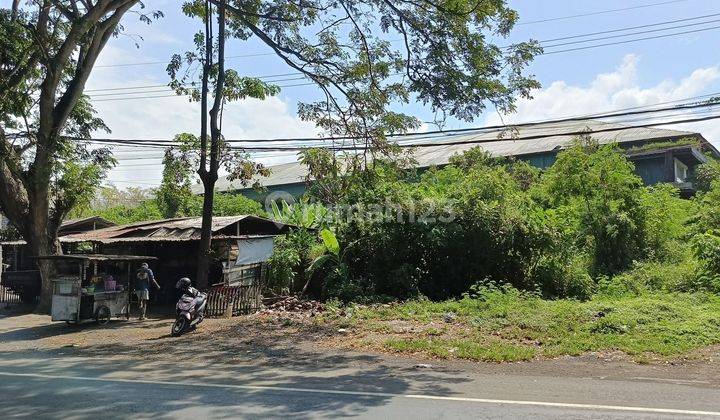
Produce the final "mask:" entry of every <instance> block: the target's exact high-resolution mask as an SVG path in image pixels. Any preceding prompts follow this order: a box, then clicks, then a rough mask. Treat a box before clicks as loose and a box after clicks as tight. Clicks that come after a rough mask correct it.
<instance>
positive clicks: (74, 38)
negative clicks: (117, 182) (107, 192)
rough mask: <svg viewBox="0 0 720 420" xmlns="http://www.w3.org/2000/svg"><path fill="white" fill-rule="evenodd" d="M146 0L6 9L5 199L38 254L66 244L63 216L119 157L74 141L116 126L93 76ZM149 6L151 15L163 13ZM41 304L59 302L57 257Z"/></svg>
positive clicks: (0, 156) (46, 1)
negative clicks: (105, 115) (102, 107)
mask: <svg viewBox="0 0 720 420" xmlns="http://www.w3.org/2000/svg"><path fill="white" fill-rule="evenodd" d="M135 5H141V3H140V2H139V1H138V0H97V1H95V2H92V1H89V0H70V1H68V0H65V1H59V0H38V1H31V2H27V4H26V6H21V5H20V1H19V0H15V1H13V3H12V7H11V8H10V9H0V58H1V60H0V207H1V210H2V211H3V213H5V215H6V216H7V217H8V218H9V219H10V221H11V222H12V224H13V225H14V226H16V227H17V229H18V230H19V231H20V232H21V234H22V235H23V237H24V238H25V239H26V240H27V242H28V245H29V246H30V248H31V252H32V253H33V254H34V255H41V256H42V255H51V254H55V253H57V252H59V244H58V241H57V231H58V228H59V226H60V223H61V221H62V219H63V218H64V217H65V215H67V213H68V212H69V211H70V210H71V209H72V208H73V207H74V206H76V205H77V204H78V203H79V202H81V201H83V200H87V197H88V195H90V196H91V195H92V191H93V189H94V187H95V186H97V184H98V182H99V180H100V178H101V177H102V176H103V175H104V172H105V171H106V170H107V169H108V168H109V167H110V165H112V164H113V160H112V158H111V155H110V153H109V151H108V150H107V149H96V150H90V149H89V148H88V147H87V145H86V144H83V143H82V142H80V141H76V140H74V139H75V138H87V137H89V136H90V134H91V132H92V131H94V130H98V129H107V127H105V125H104V124H103V122H102V120H100V119H98V118H97V117H95V115H94V110H93V109H92V107H91V106H90V105H89V102H88V100H87V97H85V96H84V95H83V89H84V87H85V83H86V81H87V79H88V77H89V76H90V72H91V71H92V69H93V66H94V65H95V61H96V60H97V58H98V56H99V54H100V52H101V51H102V50H103V48H104V47H105V45H106V44H107V41H108V40H109V39H110V37H111V36H114V35H116V34H118V33H119V31H121V29H122V27H121V26H120V20H121V18H122V17H123V16H124V15H125V13H127V12H128V11H129V10H130V9H131V8H132V7H133V6H135ZM159 16H160V14H159V12H154V13H151V14H150V15H146V14H142V13H140V17H141V19H142V20H144V21H146V22H149V21H150V19H151V17H159ZM38 265H39V268H40V272H41V275H42V288H41V289H42V292H41V297H40V305H39V309H41V310H46V309H47V308H48V306H49V304H50V295H51V292H52V290H51V289H52V287H51V286H52V285H51V283H50V279H49V275H50V271H51V266H50V263H49V262H48V261H46V260H40V261H39V262H38Z"/></svg>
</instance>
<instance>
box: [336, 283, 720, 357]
mask: <svg viewBox="0 0 720 420" xmlns="http://www.w3.org/2000/svg"><path fill="white" fill-rule="evenodd" d="M447 313H452V314H454V315H455V317H456V319H455V321H454V322H453V325H452V328H448V329H440V330H435V331H427V334H425V335H427V337H423V335H424V334H423V333H422V332H418V331H423V327H425V326H427V325H428V324H435V325H437V324H440V325H444V324H445V322H444V317H445V314H447ZM718 319H720V297H719V296H717V295H714V294H709V293H668V292H654V293H647V294H643V295H640V296H634V295H630V294H624V295H618V296H607V295H596V296H595V297H593V298H592V299H590V300H588V301H585V302H580V301H576V300H546V299H542V298H541V297H540V296H537V295H535V294H529V293H523V292H520V291H517V290H514V289H512V288H499V289H498V288H481V289H478V290H477V293H476V294H475V295H474V296H473V297H470V296H468V297H464V298H462V299H459V300H449V301H442V302H432V301H428V300H413V301H408V302H406V303H402V304H395V305H382V306H371V307H360V308H357V309H356V310H355V311H354V312H353V313H352V318H351V319H350V320H349V321H348V320H347V319H345V318H336V317H328V318H326V319H324V320H322V321H323V322H326V323H334V322H341V321H342V322H352V323H353V325H354V328H355V329H357V330H358V332H359V333H360V335H362V332H364V331H368V330H370V329H371V328H372V331H373V334H372V335H373V336H379V337H378V340H380V343H381V344H382V345H383V346H384V347H385V348H386V349H388V350H390V351H399V352H411V353H423V354H427V355H431V356H435V357H441V358H463V359H472V360H484V361H513V360H529V359H532V358H533V357H536V356H545V357H558V356H560V355H581V354H583V353H586V352H593V351H610V350H619V351H623V352H625V353H627V354H629V355H631V356H632V357H633V358H634V359H635V360H637V361H646V360H647V359H648V358H658V357H660V358H663V357H678V356H681V357H682V356H687V355H688V353H689V352H692V351H693V350H695V349H698V348H701V347H703V346H708V345H713V344H718V343H720V328H718V327H719V326H720V324H718ZM398 320H402V321H403V324H404V325H411V326H413V330H412V331H413V332H412V333H410V334H405V333H398V332H396V329H394V328H392V327H390V328H386V327H387V326H388V325H390V326H391V325H394V324H396V323H397V321H398ZM363 336H364V335H363ZM529 343H532V345H529ZM359 344H360V345H362V343H359Z"/></svg>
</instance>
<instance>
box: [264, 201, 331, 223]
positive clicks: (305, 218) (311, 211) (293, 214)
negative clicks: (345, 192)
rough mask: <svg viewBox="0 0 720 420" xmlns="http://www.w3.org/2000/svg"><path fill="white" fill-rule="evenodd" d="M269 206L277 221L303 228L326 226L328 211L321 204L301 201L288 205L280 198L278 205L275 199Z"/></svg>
mask: <svg viewBox="0 0 720 420" xmlns="http://www.w3.org/2000/svg"><path fill="white" fill-rule="evenodd" d="M270 206H271V207H272V212H273V218H274V219H275V220H277V221H280V222H283V223H287V224H291V225H295V226H298V227H301V228H305V229H320V228H327V224H328V217H327V216H328V214H329V211H328V209H327V208H326V207H325V206H323V205H322V204H319V203H308V202H307V201H301V202H299V203H294V204H292V205H290V204H288V203H287V202H286V201H285V200H282V201H281V202H280V206H278V204H277V202H275V201H273V202H271V203H270Z"/></svg>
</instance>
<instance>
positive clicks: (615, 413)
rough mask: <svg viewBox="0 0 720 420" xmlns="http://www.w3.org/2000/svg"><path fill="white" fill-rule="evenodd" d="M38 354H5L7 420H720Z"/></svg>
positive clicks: (349, 371)
mask: <svg viewBox="0 0 720 420" xmlns="http://www.w3.org/2000/svg"><path fill="white" fill-rule="evenodd" d="M36 353H37V354H33V352H5V353H0V395H1V396H2V400H1V401H0V418H15V417H17V418H30V417H32V418H58V419H60V418H62V419H72V418H102V419H107V418H128V417H132V418H151V417H152V418H192V419H197V418H258V417H262V418H265V417H271V418H278V417H292V418H338V417H357V418H399V419H403V418H412V419H424V418H453V419H455V418H527V417H533V418H647V419H656V418H705V417H706V418H719V419H720V388H719V387H718V384H717V383H711V382H707V381H692V380H680V379H674V378H658V377H655V378H642V377H634V378H628V379H626V380H617V379H604V378H602V377H553V376H551V375H520V374H517V373H511V374H497V373H493V374H482V373H477V372H475V373H472V372H467V371H464V370H456V369H452V368H447V367H433V366H431V367H422V366H413V365H407V366H405V367H402V365H389V364H384V363H374V361H372V360H371V359H368V360H367V363H350V362H349V361H347V360H344V359H342V358H340V359H334V360H331V361H328V363H323V362H322V361H318V363H317V364H312V363H310V364H307V363H304V364H294V363H288V364H284V363H278V364H277V365H273V364H270V365H268V364H257V365H254V364H253V363H251V362H248V361H238V362H237V363H232V361H229V363H227V364H218V363H201V362H200V361H198V362H197V363H190V362H187V361H186V360H185V361H178V362H175V361H173V360H172V359H170V360H166V361H157V360H149V361H148V360H142V359H141V358H140V359H138V358H113V357H107V356H96V357H86V356H82V357H79V356H76V355H72V354H64V353H63V352H53V353H50V352H36ZM333 357H334V356H333ZM346 362H347V363H346Z"/></svg>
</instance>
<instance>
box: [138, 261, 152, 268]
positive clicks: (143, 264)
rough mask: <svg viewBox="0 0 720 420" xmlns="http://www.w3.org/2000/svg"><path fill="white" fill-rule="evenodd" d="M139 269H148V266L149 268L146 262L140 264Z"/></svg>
mask: <svg viewBox="0 0 720 420" xmlns="http://www.w3.org/2000/svg"><path fill="white" fill-rule="evenodd" d="M140 267H141V268H150V266H149V265H148V263H146V262H144V263H142V264H140Z"/></svg>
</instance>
